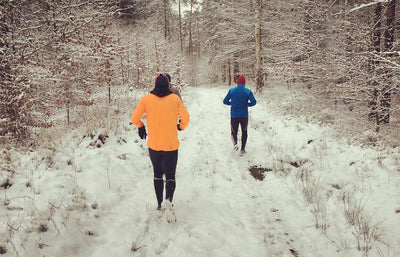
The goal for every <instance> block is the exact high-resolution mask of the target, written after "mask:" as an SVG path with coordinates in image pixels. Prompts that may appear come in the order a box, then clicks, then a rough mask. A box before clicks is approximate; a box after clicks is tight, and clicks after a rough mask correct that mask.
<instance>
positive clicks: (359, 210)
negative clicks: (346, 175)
mask: <svg viewBox="0 0 400 257" xmlns="http://www.w3.org/2000/svg"><path fill="white" fill-rule="evenodd" d="M342 201H343V205H344V212H343V214H344V217H345V219H346V221H347V223H348V224H349V225H350V226H351V227H352V230H353V235H354V237H355V242H356V245H357V249H358V250H359V251H362V252H364V253H365V254H368V252H369V251H370V250H371V248H372V246H373V244H374V243H375V242H377V241H382V236H383V232H384V230H383V227H382V226H381V224H380V222H377V223H374V222H373V221H372V217H373V216H372V215H370V214H366V211H365V204H366V203H362V202H361V201H354V200H353V199H352V198H350V196H349V195H348V194H344V196H343V198H342Z"/></svg>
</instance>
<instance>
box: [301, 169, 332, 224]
mask: <svg viewBox="0 0 400 257" xmlns="http://www.w3.org/2000/svg"><path fill="white" fill-rule="evenodd" d="M298 177H299V178H300V187H301V191H302V193H303V197H304V199H305V201H306V202H307V203H308V204H309V205H310V206H311V208H312V210H311V212H312V214H313V216H314V225H315V227H316V228H318V229H322V230H326V229H327V228H328V226H329V224H328V214H327V209H326V201H325V199H324V194H323V192H325V190H324V187H323V184H322V182H321V180H319V179H318V178H316V177H315V176H313V175H312V173H311V171H310V170H307V169H304V168H302V169H301V171H300V173H299V175H298Z"/></svg>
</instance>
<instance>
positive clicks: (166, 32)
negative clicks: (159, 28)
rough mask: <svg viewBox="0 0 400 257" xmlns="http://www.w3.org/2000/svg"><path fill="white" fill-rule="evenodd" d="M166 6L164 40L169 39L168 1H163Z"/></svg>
mask: <svg viewBox="0 0 400 257" xmlns="http://www.w3.org/2000/svg"><path fill="white" fill-rule="evenodd" d="M163 4H164V8H163V9H164V38H168V0H163Z"/></svg>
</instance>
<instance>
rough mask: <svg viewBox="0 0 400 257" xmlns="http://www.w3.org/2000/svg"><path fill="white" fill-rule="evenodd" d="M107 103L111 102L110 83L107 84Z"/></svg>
mask: <svg viewBox="0 0 400 257" xmlns="http://www.w3.org/2000/svg"><path fill="white" fill-rule="evenodd" d="M108 103H109V104H110V103H111V85H110V84H108Z"/></svg>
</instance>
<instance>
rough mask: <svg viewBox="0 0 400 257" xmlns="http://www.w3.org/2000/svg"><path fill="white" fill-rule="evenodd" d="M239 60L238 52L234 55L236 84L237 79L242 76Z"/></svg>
mask: <svg viewBox="0 0 400 257" xmlns="http://www.w3.org/2000/svg"><path fill="white" fill-rule="evenodd" d="M238 59H239V54H238V53H237V52H236V53H235V54H234V55H233V81H234V82H235V83H236V79H237V77H239V75H240V70H239V63H238Z"/></svg>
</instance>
